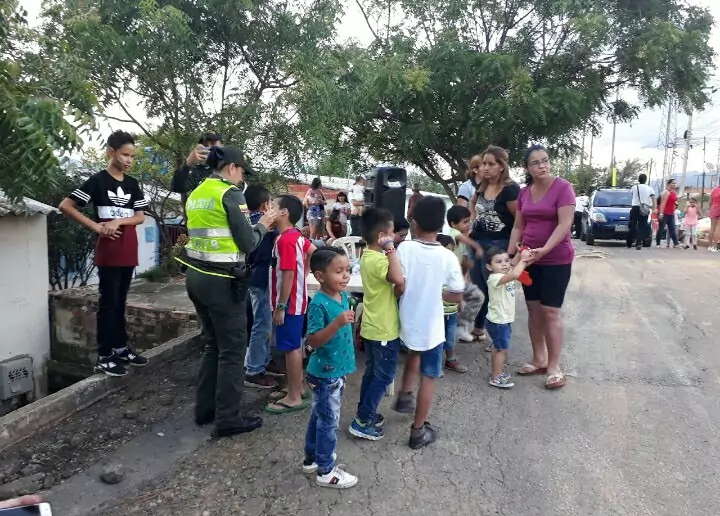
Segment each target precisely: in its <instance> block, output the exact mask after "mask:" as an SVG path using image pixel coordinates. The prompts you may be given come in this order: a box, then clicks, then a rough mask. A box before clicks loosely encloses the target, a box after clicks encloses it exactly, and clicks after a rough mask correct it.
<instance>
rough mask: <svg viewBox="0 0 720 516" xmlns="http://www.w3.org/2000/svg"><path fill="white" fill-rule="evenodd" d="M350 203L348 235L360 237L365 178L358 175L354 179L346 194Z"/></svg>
mask: <svg viewBox="0 0 720 516" xmlns="http://www.w3.org/2000/svg"><path fill="white" fill-rule="evenodd" d="M348 201H350V234H351V235H352V236H360V217H361V216H362V214H363V211H364V208H365V176H363V175H359V176H357V177H356V178H355V184H354V185H352V186H351V187H350V191H349V192H348Z"/></svg>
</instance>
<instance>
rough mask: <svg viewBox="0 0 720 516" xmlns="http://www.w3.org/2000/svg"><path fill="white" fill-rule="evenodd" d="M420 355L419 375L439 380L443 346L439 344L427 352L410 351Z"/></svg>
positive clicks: (441, 368)
mask: <svg viewBox="0 0 720 516" xmlns="http://www.w3.org/2000/svg"><path fill="white" fill-rule="evenodd" d="M410 352H411V353H417V354H419V355H420V374H421V375H423V376H427V377H428V378H440V376H441V375H442V370H443V345H442V344H439V345H437V346H435V347H434V348H432V349H428V350H427V351H412V350H410Z"/></svg>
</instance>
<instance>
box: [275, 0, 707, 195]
mask: <svg viewBox="0 0 720 516" xmlns="http://www.w3.org/2000/svg"><path fill="white" fill-rule="evenodd" d="M364 2H365V3H363V0H358V5H359V6H360V7H361V8H362V9H363V13H364V14H365V16H366V19H367V22H368V27H369V30H370V31H372V33H373V35H374V40H373V41H372V43H370V44H369V45H367V46H363V45H360V44H358V43H356V42H349V43H346V44H337V45H334V46H332V47H328V48H327V49H325V51H324V55H323V56H322V58H321V59H318V60H316V61H315V62H313V63H312V66H306V67H304V68H303V69H302V70H301V72H300V73H299V78H300V82H299V85H298V88H296V89H295V90H293V91H291V92H289V96H291V97H292V99H291V100H290V101H289V102H290V103H291V104H292V105H294V106H296V107H297V109H298V113H299V117H298V128H299V131H300V132H301V134H303V135H306V138H308V139H314V141H315V142H316V144H317V145H324V146H325V147H326V148H331V149H332V148H343V149H346V148H347V149H352V150H353V152H355V153H357V154H361V155H366V156H368V157H370V158H371V159H372V160H378V161H389V162H394V163H396V164H411V165H415V166H416V167H417V168H419V169H420V170H422V171H423V172H424V173H425V174H426V175H427V176H428V177H429V178H431V179H432V180H434V181H437V182H438V183H440V184H442V185H443V187H444V189H445V191H446V192H447V193H448V194H450V195H452V187H451V185H452V184H453V183H458V182H460V181H462V179H463V176H464V173H465V168H466V163H465V159H466V158H467V157H469V156H470V155H472V154H474V153H476V152H478V151H479V150H481V149H482V148H483V147H485V146H486V145H487V144H489V143H493V144H497V145H500V146H503V147H505V148H506V149H508V150H509V151H510V155H511V158H512V160H513V161H514V162H515V163H517V162H518V161H519V160H520V157H521V150H522V149H523V148H524V147H525V146H526V145H527V144H528V143H529V142H546V143H548V144H550V147H551V150H553V151H554V152H556V153H559V154H561V155H566V154H570V153H572V152H574V151H576V149H577V147H578V141H577V140H578V135H580V134H582V131H583V130H595V131H597V130H598V129H599V127H600V124H601V123H602V122H603V121H604V120H606V119H608V118H610V117H615V118H616V119H617V120H618V121H619V122H623V121H627V120H629V119H631V118H632V117H634V116H635V115H636V113H637V112H638V110H639V109H641V108H643V107H648V106H649V107H652V106H657V105H659V104H661V103H663V102H664V101H665V100H666V99H668V98H670V97H673V98H677V99H679V100H680V102H681V104H682V105H684V106H686V107H688V108H689V107H691V106H694V107H696V108H700V107H702V106H703V105H705V104H706V103H707V101H708V98H707V96H706V94H705V92H704V91H703V87H704V86H705V85H706V83H707V81H708V78H709V76H710V74H711V73H712V70H713V62H712V58H713V55H714V53H713V51H712V49H711V48H710V46H709V44H708V38H709V34H710V30H711V27H712V23H713V20H712V17H711V16H710V14H709V12H708V11H707V10H706V9H703V8H698V7H693V6H688V5H686V4H685V3H684V2H680V1H679V0H639V1H634V2H617V1H614V0H571V1H567V0H539V1H538V0H532V1H531V0H515V1H513V2H509V3H508V2H497V1H495V0H480V1H477V0H399V1H395V2H392V1H387V0H364ZM618 88H630V89H633V90H635V91H637V92H638V94H639V99H640V100H639V102H638V103H637V104H635V105H631V104H629V103H628V102H626V101H623V100H620V101H617V102H615V101H614V98H615V92H616V90H617V89H618ZM448 170H449V171H450V174H449V175H448V174H447V171H448Z"/></svg>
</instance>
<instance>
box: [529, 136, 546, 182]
mask: <svg viewBox="0 0 720 516" xmlns="http://www.w3.org/2000/svg"><path fill="white" fill-rule="evenodd" d="M535 151H545V152H547V149H546V148H545V147H543V146H542V145H540V144H539V143H536V144H535V145H531V146H530V147H528V148H527V149H525V154H524V155H523V166H524V167H525V184H526V185H527V186H530V185H531V184H533V178H532V176H531V175H530V172H528V162H529V161H530V154H532V153H533V152H535Z"/></svg>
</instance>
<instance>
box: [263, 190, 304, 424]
mask: <svg viewBox="0 0 720 516" xmlns="http://www.w3.org/2000/svg"><path fill="white" fill-rule="evenodd" d="M273 208H274V209H275V212H276V213H277V216H276V217H275V228H276V229H277V231H278V233H279V234H280V236H278V238H277V240H276V241H275V246H274V247H273V254H272V262H271V263H272V266H271V268H270V300H271V304H272V309H273V322H274V323H275V347H276V349H277V350H278V351H282V352H283V353H285V367H286V369H287V383H288V386H287V392H285V393H284V396H283V397H282V398H281V399H279V400H277V401H275V402H273V403H270V404H269V405H267V406H266V407H265V412H268V413H270V414H286V413H288V412H295V411H298V410H303V409H305V408H307V406H308V403H307V400H306V399H304V398H305V396H304V394H303V374H302V361H303V355H302V349H301V348H302V338H303V326H304V322H305V313H306V312H307V306H308V291H307V283H306V281H305V279H306V277H307V275H308V273H309V272H310V269H309V268H308V265H307V264H308V261H309V259H310V255H311V254H312V253H313V252H314V251H315V246H314V245H313V244H312V242H310V240H309V239H307V238H305V237H304V236H303V235H302V233H300V231H299V230H298V229H297V228H296V227H295V224H297V223H298V221H299V220H300V218H301V217H302V214H303V205H302V202H301V201H300V199H298V198H297V197H295V196H293V195H281V196H280V197H277V198H275V199H274V200H273ZM281 392H282V391H281ZM281 396H282V394H281Z"/></svg>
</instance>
